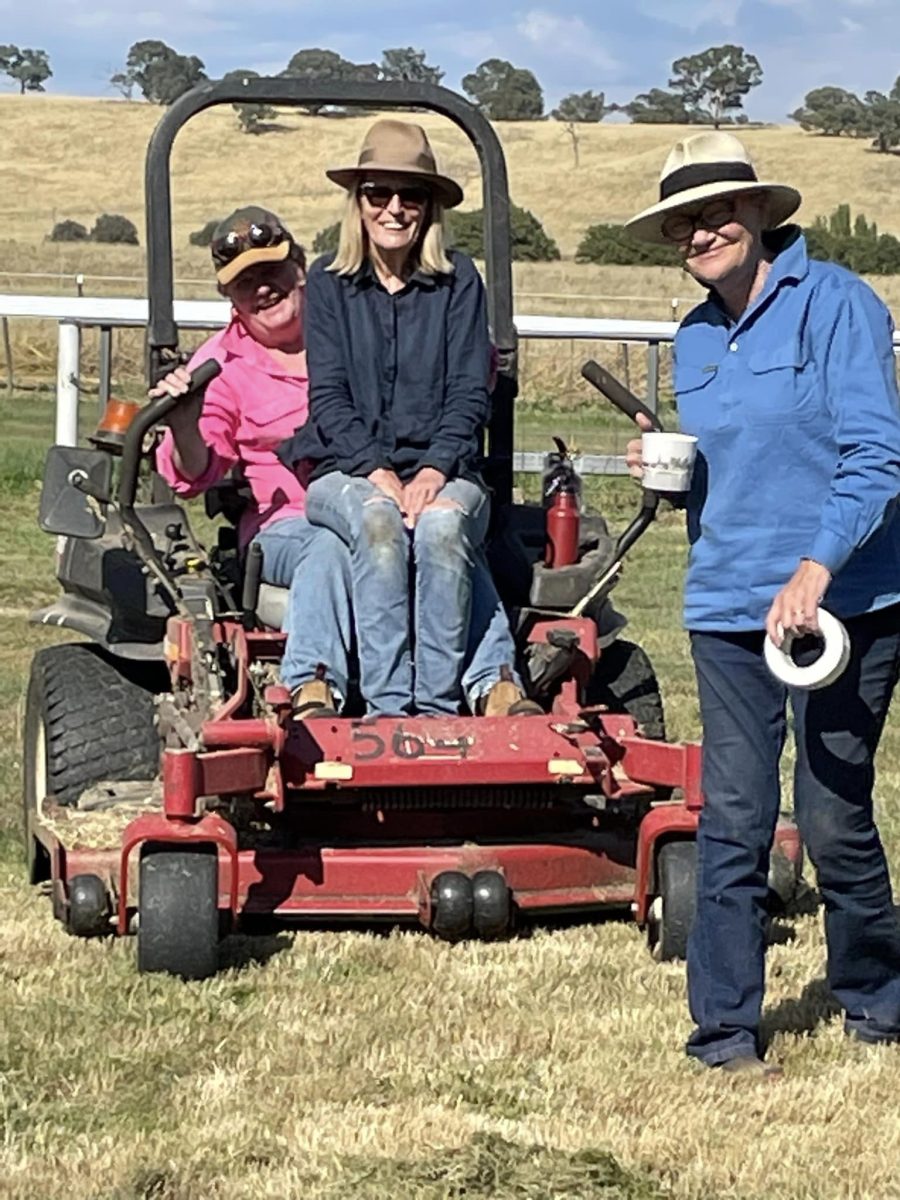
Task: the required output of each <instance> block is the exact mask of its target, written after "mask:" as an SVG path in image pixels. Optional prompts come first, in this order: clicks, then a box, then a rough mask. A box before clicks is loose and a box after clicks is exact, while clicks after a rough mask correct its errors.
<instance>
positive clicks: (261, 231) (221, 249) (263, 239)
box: [212, 222, 289, 263]
mask: <svg viewBox="0 0 900 1200" xmlns="http://www.w3.org/2000/svg"><path fill="white" fill-rule="evenodd" d="M288 237H289V235H288V233H287V231H286V230H284V229H282V228H281V226H280V225H269V224H256V223H255V222H254V223H253V224H252V225H250V226H249V227H248V228H247V229H246V230H242V231H240V232H239V231H238V230H237V229H230V230H229V231H228V233H226V234H225V236H224V237H220V238H216V240H215V241H214V242H213V244H212V252H213V255H214V256H215V257H216V258H217V259H218V260H219V261H221V262H226V263H227V262H232V261H233V260H234V259H235V258H237V256H238V255H239V254H243V253H244V252H245V251H247V250H261V249H262V248H263V247H265V246H280V245H281V243H282V242H284V241H286V240H287V239H288Z"/></svg>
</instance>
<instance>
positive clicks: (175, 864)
mask: <svg viewBox="0 0 900 1200" xmlns="http://www.w3.org/2000/svg"><path fill="white" fill-rule="evenodd" d="M140 881H141V891H140V897H139V902H138V936H137V943H138V970H139V971H141V972H142V973H144V972H156V971H158V972H162V973H163V974H167V975H178V976H180V977H181V978H182V979H208V978H209V976H210V975H214V974H215V973H216V970H217V968H218V958H219V895H218V861H217V859H216V853H215V850H214V849H213V848H207V847H202V848H197V849H190V850H181V849H178V850H175V849H172V847H171V846H168V845H159V846H152V845H151V846H145V848H144V852H143V854H142V855H141V874H140Z"/></svg>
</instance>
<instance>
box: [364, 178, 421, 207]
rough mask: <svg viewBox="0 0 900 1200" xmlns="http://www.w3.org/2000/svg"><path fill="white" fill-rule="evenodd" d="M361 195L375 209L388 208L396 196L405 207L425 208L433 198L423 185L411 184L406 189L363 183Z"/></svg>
mask: <svg viewBox="0 0 900 1200" xmlns="http://www.w3.org/2000/svg"><path fill="white" fill-rule="evenodd" d="M359 195H360V196H365V198H366V199H367V200H368V202H369V203H370V204H371V205H372V207H373V208H387V206H388V205H389V204H390V202H391V200H393V198H394V196H397V197H398V198H399V200H400V203H401V204H403V205H404V206H412V207H414V208H423V207H424V206H425V205H426V204H427V203H428V201H429V199H430V197H431V192H430V191H429V189H428V188H427V187H423V186H422V185H421V184H415V183H411V184H409V185H408V186H406V187H391V185H390V184H389V183H361V184H360V185H359Z"/></svg>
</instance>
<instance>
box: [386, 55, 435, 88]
mask: <svg viewBox="0 0 900 1200" xmlns="http://www.w3.org/2000/svg"><path fill="white" fill-rule="evenodd" d="M381 78H382V79H406V80H408V81H409V82H410V83H434V84H439V83H440V82H441V80H442V79H443V78H444V72H443V71H442V70H441V68H440V67H431V66H429V65H428V63H426V61H425V51H424V50H414V49H413V47H412V46H402V47H401V46H398V47H395V48H394V49H393V50H383V51H382V54H381Z"/></svg>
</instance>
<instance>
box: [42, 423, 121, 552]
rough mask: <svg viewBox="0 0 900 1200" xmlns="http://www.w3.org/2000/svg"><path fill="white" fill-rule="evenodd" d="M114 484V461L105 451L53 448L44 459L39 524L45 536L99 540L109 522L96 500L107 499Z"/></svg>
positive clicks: (63, 447) (79, 447)
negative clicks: (55, 534)
mask: <svg viewBox="0 0 900 1200" xmlns="http://www.w3.org/2000/svg"><path fill="white" fill-rule="evenodd" d="M111 484H112V459H111V458H110V457H109V455H108V454H107V453H105V451H103V450H87V449H84V448H83V447H81V446H51V447H50V449H49V450H48V451H47V457H46V459H45V460H44V483H43V487H42V488H41V503H40V508H39V509H38V524H39V525H40V527H41V529H43V531H44V532H45V533H57V534H64V535H65V536H66V537H77V538H97V537H99V536H100V535H101V533H103V530H104V528H105V526H106V522H105V521H104V519H103V517H102V516H101V513H100V510H99V506H98V503H97V499H96V497H102V498H104V499H106V498H107V497H108V496H109V489H110V486H111Z"/></svg>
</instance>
